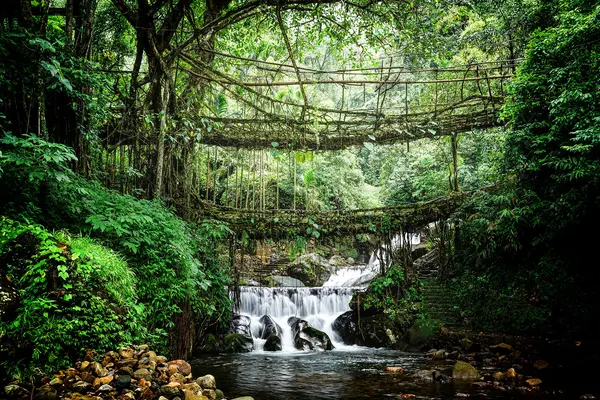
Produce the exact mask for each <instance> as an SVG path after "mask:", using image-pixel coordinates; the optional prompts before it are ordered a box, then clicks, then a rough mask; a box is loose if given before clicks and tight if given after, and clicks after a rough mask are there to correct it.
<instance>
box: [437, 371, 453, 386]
mask: <svg viewBox="0 0 600 400" xmlns="http://www.w3.org/2000/svg"><path fill="white" fill-rule="evenodd" d="M433 380H434V381H437V382H440V383H442V384H447V383H450V382H451V380H450V377H449V376H448V375H446V374H442V373H441V372H440V371H433Z"/></svg>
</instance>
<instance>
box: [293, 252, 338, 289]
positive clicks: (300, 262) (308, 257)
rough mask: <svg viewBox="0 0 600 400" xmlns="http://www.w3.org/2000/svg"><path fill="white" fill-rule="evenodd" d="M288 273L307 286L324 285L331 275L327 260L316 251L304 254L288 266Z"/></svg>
mask: <svg viewBox="0 0 600 400" xmlns="http://www.w3.org/2000/svg"><path fill="white" fill-rule="evenodd" d="M285 271H286V274H287V275H289V276H290V277H292V278H295V279H298V280H299V281H301V282H303V283H304V284H306V285H307V286H311V287H313V286H323V283H325V282H326V281H327V279H329V277H330V276H331V267H330V265H329V263H328V262H327V260H326V259H325V258H323V257H321V256H320V255H318V254H315V253H307V254H302V255H301V256H299V257H296V259H295V260H294V261H292V262H291V263H289V264H288V265H287V266H286V270H285Z"/></svg>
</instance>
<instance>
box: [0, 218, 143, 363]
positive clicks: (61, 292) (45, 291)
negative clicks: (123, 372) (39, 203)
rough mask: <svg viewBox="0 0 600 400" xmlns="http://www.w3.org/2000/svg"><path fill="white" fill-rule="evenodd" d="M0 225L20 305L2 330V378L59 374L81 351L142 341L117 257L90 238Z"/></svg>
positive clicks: (128, 275) (132, 295) (0, 245)
mask: <svg viewBox="0 0 600 400" xmlns="http://www.w3.org/2000/svg"><path fill="white" fill-rule="evenodd" d="M0 222H1V223H0V256H1V258H2V260H3V264H4V265H3V267H2V268H3V269H2V273H3V274H6V276H7V277H8V278H9V279H10V280H11V281H12V282H13V284H14V285H15V287H16V289H17V290H18V292H19V295H20V302H21V305H20V308H19V310H18V313H17V317H16V318H15V319H14V320H13V321H3V322H2V323H1V324H0V332H1V335H2V336H6V338H7V339H8V341H9V343H11V344H12V346H9V347H8V351H6V352H5V354H3V361H4V365H2V368H3V370H5V371H4V372H8V373H16V372H18V371H17V370H15V369H14V368H15V367H16V368H21V369H24V370H27V369H28V368H32V367H39V368H44V369H48V370H51V369H54V368H62V367H66V366H68V365H70V363H71V362H72V361H73V358H75V357H78V356H79V355H80V353H81V352H82V351H83V350H84V349H86V348H94V349H99V350H108V349H111V348H114V346H115V344H119V343H132V342H133V341H136V340H143V337H144V332H145V331H144V325H143V323H142V316H143V308H144V307H143V305H138V303H137V301H138V298H137V290H136V278H135V276H134V274H133V272H132V271H131V270H130V269H129V267H128V265H127V263H126V262H125V260H124V259H123V258H122V257H120V256H119V255H118V254H117V253H114V252H113V251H111V250H110V249H108V248H106V247H103V246H101V245H100V244H98V243H97V242H95V241H93V240H91V239H90V238H88V237H71V236H70V235H68V234H66V233H62V232H59V233H56V234H52V233H50V232H48V231H47V230H45V229H43V228H42V227H41V226H39V225H33V224H20V223H17V222H14V221H12V220H9V219H7V218H4V217H2V219H1V221H0ZM4 357H6V358H4Z"/></svg>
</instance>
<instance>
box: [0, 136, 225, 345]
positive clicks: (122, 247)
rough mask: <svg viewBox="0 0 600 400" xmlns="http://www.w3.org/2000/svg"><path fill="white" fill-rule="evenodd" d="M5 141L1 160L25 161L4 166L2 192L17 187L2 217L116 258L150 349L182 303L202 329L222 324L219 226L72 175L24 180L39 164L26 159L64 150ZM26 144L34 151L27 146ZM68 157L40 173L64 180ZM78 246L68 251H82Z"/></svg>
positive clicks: (221, 232) (221, 231)
mask: <svg viewBox="0 0 600 400" xmlns="http://www.w3.org/2000/svg"><path fill="white" fill-rule="evenodd" d="M9 139H10V140H11V143H12V148H9V150H8V151H7V152H6V153H4V154H8V157H10V158H9V159H11V160H21V159H22V160H25V161H26V162H16V161H15V162H11V164H8V163H7V164H5V165H7V166H8V167H10V174H9V168H8V167H7V168H6V171H5V175H4V177H3V179H2V183H1V186H2V187H3V188H6V190H7V191H8V192H9V193H12V192H14V191H15V189H14V188H18V192H16V193H15V194H14V195H13V196H11V198H10V200H12V202H11V203H9V207H7V208H6V209H5V210H6V212H10V213H11V214H12V215H14V216H16V217H18V218H20V219H27V220H30V221H39V222H42V221H43V222H44V224H45V226H47V227H50V228H55V229H68V230H70V231H71V232H84V233H85V234H87V235H89V236H90V237H93V238H95V239H98V240H100V241H101V242H102V243H103V244H104V245H105V246H107V247H109V248H111V249H113V250H115V251H117V252H118V253H119V254H121V255H122V256H123V257H124V258H125V259H126V260H127V262H128V264H129V267H130V268H131V270H132V271H133V272H134V273H135V274H136V276H138V278H139V283H138V285H137V287H136V289H135V290H136V296H137V297H138V300H139V304H140V309H139V311H140V312H142V313H143V321H144V323H143V326H144V327H146V328H148V333H149V335H150V336H149V337H148V340H149V341H151V342H153V344H154V345H155V346H157V348H159V349H162V351H166V345H167V334H168V332H169V331H170V330H172V329H173V327H174V325H173V320H174V318H173V317H174V316H175V315H177V314H179V313H181V306H182V305H183V304H189V305H190V306H191V310H192V312H193V313H194V314H195V315H198V316H199V317H198V318H199V319H200V320H201V321H204V322H203V323H206V324H215V323H217V322H222V321H220V317H221V315H226V314H227V311H228V310H229V309H230V302H229V298H228V294H227V292H226V290H225V285H226V284H227V283H228V282H229V278H228V273H227V271H228V264H227V262H228V260H227V259H226V255H227V252H223V251H222V247H223V245H224V243H225V242H226V240H227V239H228V237H229V235H230V231H229V229H228V228H227V227H226V226H224V225H223V224H221V223H219V222H216V221H202V223H200V224H199V226H193V225H191V224H188V223H186V222H184V221H183V220H181V219H179V218H178V217H176V216H175V215H174V214H173V212H172V211H171V210H169V209H168V208H167V207H165V205H164V204H163V203H162V202H160V201H159V200H154V201H148V200H138V199H135V198H134V197H132V196H128V195H122V194H119V193H118V192H116V191H113V190H108V189H106V188H104V187H103V186H102V185H100V184H99V183H98V182H95V181H87V180H85V179H82V178H81V177H78V176H75V175H72V174H71V175H68V176H70V178H69V179H68V180H57V179H54V180H50V179H46V180H45V181H44V182H41V183H40V181H39V180H33V181H31V180H30V179H29V173H30V170H31V169H32V168H38V165H37V164H34V163H33V162H29V160H35V159H38V158H40V159H41V160H44V155H45V154H47V153H49V154H51V155H54V154H55V153H56V154H58V155H62V154H63V152H64V151H65V148H64V146H60V145H51V144H46V142H45V141H42V140H41V139H38V138H35V137H28V138H26V139H25V140H15V139H13V138H10V137H9ZM30 140H34V141H35V143H38V142H39V146H38V145H30V142H29V141H30ZM52 151H54V153H53V152H52ZM13 154H17V155H18V156H19V157H20V158H17V156H14V155H13ZM64 154H67V155H68V154H70V153H68V152H66V153H64ZM68 159H69V157H68V156H63V157H62V158H60V157H59V158H55V157H50V162H54V163H55V164H49V167H48V168H47V169H46V172H47V173H49V172H48V171H52V168H55V169H56V170H58V171H60V172H62V171H65V172H64V174H65V176H67V172H66V171H67V167H66V165H65V162H66V160H68ZM48 176H49V177H50V176H52V175H50V174H49V175H48ZM40 193H44V194H45V195H44V196H40V195H39V194H40ZM82 240H83V239H81V240H79V241H76V242H75V243H74V244H73V247H74V248H78V247H81V245H82V244H83V242H82ZM113 271H116V270H115V269H113ZM60 272H65V271H60ZM116 278H117V277H116V276H113V277H112V278H111V280H109V281H108V282H109V283H108V286H109V287H110V286H111V285H117V284H118V280H115V279H116ZM121 278H123V276H122V274H121ZM110 282H112V283H110ZM115 296H117V298H118V294H115Z"/></svg>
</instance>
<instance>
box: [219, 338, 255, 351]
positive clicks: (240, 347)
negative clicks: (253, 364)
mask: <svg viewBox="0 0 600 400" xmlns="http://www.w3.org/2000/svg"><path fill="white" fill-rule="evenodd" d="M252 349H254V340H253V339H252V337H251V336H248V335H242V334H240V333H230V334H229V335H225V337H224V338H223V350H225V352H226V353H249V352H251V351H252Z"/></svg>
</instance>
